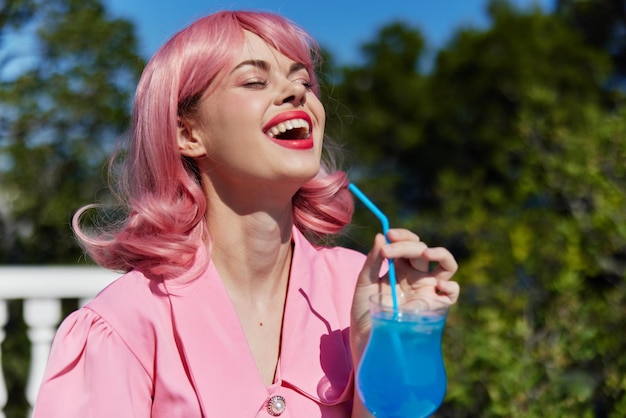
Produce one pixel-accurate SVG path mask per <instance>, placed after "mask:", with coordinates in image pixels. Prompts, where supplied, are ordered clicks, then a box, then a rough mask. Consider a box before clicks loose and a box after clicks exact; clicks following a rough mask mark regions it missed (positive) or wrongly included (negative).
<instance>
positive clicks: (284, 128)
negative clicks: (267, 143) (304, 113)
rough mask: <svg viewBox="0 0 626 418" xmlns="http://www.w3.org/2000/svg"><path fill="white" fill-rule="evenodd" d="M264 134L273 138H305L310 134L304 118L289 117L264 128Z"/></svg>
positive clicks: (307, 123)
mask: <svg viewBox="0 0 626 418" xmlns="http://www.w3.org/2000/svg"><path fill="white" fill-rule="evenodd" d="M265 134H266V135H267V136H269V137H270V138H274V139H285V140H297V139H307V138H309V136H310V135H311V128H310V126H309V122H308V121H306V120H304V119H299V118H296V119H289V120H286V121H283V122H280V123H277V124H276V125H274V126H271V127H269V128H268V129H266V130H265Z"/></svg>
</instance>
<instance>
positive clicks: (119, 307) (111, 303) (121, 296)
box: [81, 271, 171, 358]
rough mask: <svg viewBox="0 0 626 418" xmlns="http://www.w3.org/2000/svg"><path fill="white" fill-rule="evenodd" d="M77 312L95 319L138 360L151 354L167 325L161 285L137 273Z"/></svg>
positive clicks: (164, 295) (107, 290)
mask: <svg viewBox="0 0 626 418" xmlns="http://www.w3.org/2000/svg"><path fill="white" fill-rule="evenodd" d="M81 310H83V311H90V312H92V313H93V314H94V315H95V316H97V317H99V318H100V320H101V321H102V322H103V323H105V324H106V326H107V327H108V328H110V330H111V331H113V332H114V333H115V334H117V335H118V336H119V337H120V338H121V339H122V340H123V341H124V342H125V344H126V345H127V346H128V347H129V348H130V349H131V350H132V351H133V352H134V353H135V355H136V356H137V357H139V358H144V357H150V356H151V355H152V353H151V352H150V350H151V349H152V348H151V347H154V345H155V342H156V340H157V339H158V338H159V337H160V334H163V333H164V332H166V331H165V330H167V329H169V327H168V325H167V324H168V323H169V322H171V317H170V309H169V299H168V297H167V294H166V293H165V292H164V291H162V286H161V283H160V282H159V281H156V280H152V279H149V278H147V277H146V276H144V275H143V274H142V273H141V272H138V271H131V272H129V273H126V274H124V275H123V276H122V277H120V278H119V279H117V280H116V281H114V282H113V283H111V284H110V285H109V286H107V287H106V288H104V289H103V290H102V291H101V292H100V293H99V294H98V295H97V296H96V297H95V298H94V299H93V300H91V301H90V302H89V303H87V304H86V305H85V306H84V307H83V308H82V309H81Z"/></svg>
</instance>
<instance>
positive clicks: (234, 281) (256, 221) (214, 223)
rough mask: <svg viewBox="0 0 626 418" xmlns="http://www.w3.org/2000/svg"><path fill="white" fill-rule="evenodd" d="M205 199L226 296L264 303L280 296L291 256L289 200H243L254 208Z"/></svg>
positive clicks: (215, 260)
mask: <svg viewBox="0 0 626 418" xmlns="http://www.w3.org/2000/svg"><path fill="white" fill-rule="evenodd" d="M230 195H235V196H241V194H239V193H231V194H230ZM207 196H208V198H207V205H208V206H207V225H208V230H209V236H210V239H211V258H212V260H213V263H214V264H215V267H216V268H217V270H218V272H219V273H220V276H221V278H222V280H223V282H224V285H225V286H226V288H227V289H228V291H229V293H230V294H231V297H232V298H243V299H247V300H249V301H250V303H263V301H267V300H269V299H272V298H275V297H276V296H277V295H284V292H285V291H286V288H287V280H288V278H289V268H290V265H291V253H292V245H291V238H292V225H293V219H292V206H291V198H290V197H289V198H284V199H282V203H281V199H269V200H268V199H265V198H262V197H259V198H258V199H255V198H254V196H250V195H247V196H246V198H245V201H246V202H253V203H254V207H253V206H251V205H249V204H248V205H247V206H245V207H244V206H243V205H241V204H238V203H236V202H233V201H227V200H224V199H222V197H221V196H219V195H215V194H209V193H207ZM263 202H271V203H268V204H263Z"/></svg>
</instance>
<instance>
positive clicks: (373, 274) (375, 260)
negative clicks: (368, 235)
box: [358, 234, 387, 286]
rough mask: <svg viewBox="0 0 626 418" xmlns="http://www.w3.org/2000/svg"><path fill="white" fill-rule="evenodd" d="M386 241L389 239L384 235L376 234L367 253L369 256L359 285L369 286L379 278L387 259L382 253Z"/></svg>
mask: <svg viewBox="0 0 626 418" xmlns="http://www.w3.org/2000/svg"><path fill="white" fill-rule="evenodd" d="M386 243H387V241H386V239H385V236H384V235H382V234H376V237H375V238H374V244H373V245H372V249H371V250H370V252H369V253H368V254H367V258H366V259H365V263H364V264H363V268H362V269H361V274H360V276H359V283H358V285H359V286H367V285H370V284H372V283H373V282H377V281H378V280H379V278H380V276H379V274H380V269H381V267H382V263H383V261H384V260H385V257H384V256H383V255H382V251H381V249H382V248H383V247H384V246H385V244H386Z"/></svg>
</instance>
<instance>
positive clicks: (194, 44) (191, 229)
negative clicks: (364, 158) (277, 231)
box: [73, 11, 353, 277]
mask: <svg viewBox="0 0 626 418" xmlns="http://www.w3.org/2000/svg"><path fill="white" fill-rule="evenodd" d="M243 30H248V31H250V32H253V33H255V34H256V35H258V36H259V37H261V38H262V39H264V40H265V41H266V42H268V43H269V44H270V45H271V46H273V47H274V48H275V49H277V50H278V51H280V52H281V53H283V54H285V55H286V56H287V57H289V58H290V59H292V60H294V61H296V62H300V63H302V64H304V65H305V67H306V68H307V69H308V70H309V73H310V74H311V77H313V78H312V83H313V86H314V92H315V93H316V94H319V89H318V85H317V81H316V79H315V78H314V75H315V71H314V70H315V66H316V64H317V63H316V59H317V57H318V54H317V45H316V43H315V42H314V41H313V39H312V38H311V37H310V36H309V35H308V34H307V33H306V32H304V31H303V30H302V29H300V28H299V27H297V26H295V25H294V24H293V23H291V22H290V21H288V20H287V19H285V18H282V17H280V16H277V15H274V14H269V13H262V12H245V11H226V12H219V13H216V14H213V15H209V16H207V17H204V18H202V19H199V20H198V21H196V22H195V23H193V24H192V25H190V26H189V27H187V28H186V29H184V30H182V31H181V32H179V33H178V34H176V35H175V36H174V37H172V38H171V39H170V40H169V41H168V42H167V43H166V44H165V45H164V46H163V47H162V48H161V49H159V51H157V53H156V54H155V55H154V57H153V58H152V59H151V60H150V62H148V64H147V66H146V68H145V70H144V72H143V75H142V77H141V79H140V81H139V85H138V87H137V92H136V96H135V103H134V111H133V125H132V138H131V143H130V147H129V150H128V153H127V154H126V155H125V158H124V162H123V166H122V169H123V171H122V176H121V179H120V182H119V187H120V189H121V190H120V196H122V198H121V199H120V200H121V201H122V203H123V205H124V206H125V207H126V208H127V211H128V212H127V213H126V214H125V215H124V216H123V219H121V220H120V221H119V222H116V223H114V225H110V226H109V227H108V228H105V229H96V230H95V231H92V233H87V232H86V231H84V230H83V228H82V227H81V225H80V221H81V217H82V215H83V214H84V213H85V211H86V210H88V209H90V208H93V207H94V205H89V206H86V207H84V208H82V209H81V210H79V211H78V212H77V213H76V215H75V216H74V219H73V227H74V230H75V232H76V235H77V237H78V239H79V241H80V242H81V244H82V245H83V247H84V248H85V250H86V252H87V253H88V254H89V255H90V256H91V257H92V258H93V259H94V260H95V261H96V262H97V263H98V264H100V265H102V266H104V267H106V268H110V269H114V270H121V271H129V270H131V269H134V268H137V269H140V270H141V271H143V272H144V273H145V274H148V275H157V276H160V275H164V276H166V277H178V276H182V275H184V273H187V275H188V274H189V273H190V271H189V269H190V268H192V267H195V268H194V270H195V271H196V272H199V271H201V270H202V269H204V268H205V267H206V263H207V262H208V255H206V254H205V253H206V252H204V253H203V252H202V251H199V250H198V248H199V246H204V245H206V243H207V242H208V235H207V231H206V219H205V212H206V197H205V196H204V194H203V192H202V188H201V186H200V184H199V180H198V173H197V168H196V165H195V162H193V161H192V160H189V159H186V158H184V157H182V156H181V155H180V153H179V150H178V144H177V139H176V137H177V127H178V120H179V117H180V116H186V115H189V114H192V113H193V112H194V107H195V105H196V104H197V101H198V100H199V98H200V97H201V96H202V95H203V93H204V92H205V91H207V89H209V88H210V86H211V84H212V83H213V82H214V81H215V80H217V79H218V77H220V75H221V73H220V72H221V70H222V69H223V68H225V67H226V66H227V65H229V64H230V63H231V62H232V61H233V60H234V59H235V54H236V53H237V52H238V50H239V47H240V46H241V45H242V44H243V42H244V33H243ZM112 161H113V160H112ZM111 168H112V167H110V169H111ZM347 184H348V180H347V177H346V174H345V173H343V172H341V171H337V170H335V169H334V167H331V166H330V164H329V163H327V162H325V161H323V162H322V168H321V169H320V172H319V173H318V175H317V176H316V177H315V178H314V179H312V180H310V181H309V182H307V183H306V184H304V185H303V186H302V188H301V189H300V190H299V191H298V192H297V193H296V195H295V196H294V198H293V213H294V221H295V224H296V226H297V227H298V228H299V229H300V230H301V231H302V232H303V233H305V234H307V235H308V236H314V237H316V238H323V237H325V236H327V235H330V234H335V233H338V232H340V231H341V230H342V229H343V227H344V226H345V225H347V224H348V223H349V222H350V220H351V217H352V212H353V201H352V196H351V195H350V193H349V192H348V190H347V189H346V186H347ZM203 254H204V255H203ZM198 257H202V259H201V260H197V258H198ZM196 269H197V270H196ZM193 274H194V275H197V273H193Z"/></svg>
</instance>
